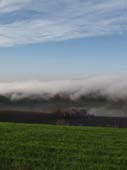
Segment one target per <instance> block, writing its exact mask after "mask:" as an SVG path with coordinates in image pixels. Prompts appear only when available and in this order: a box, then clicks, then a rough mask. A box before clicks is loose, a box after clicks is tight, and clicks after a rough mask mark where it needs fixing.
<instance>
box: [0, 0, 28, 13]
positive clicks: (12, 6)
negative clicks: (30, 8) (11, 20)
mask: <svg viewBox="0 0 127 170" xmlns="http://www.w3.org/2000/svg"><path fill="white" fill-rule="evenodd" d="M29 1H30V0H0V13H8V12H13V11H17V10H20V9H22V8H23V7H25V5H26V4H27V3H28V2H29Z"/></svg>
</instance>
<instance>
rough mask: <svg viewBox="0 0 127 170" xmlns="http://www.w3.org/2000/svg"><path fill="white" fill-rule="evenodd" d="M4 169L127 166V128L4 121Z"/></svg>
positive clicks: (0, 165) (0, 161) (109, 169)
mask: <svg viewBox="0 0 127 170" xmlns="http://www.w3.org/2000/svg"><path fill="white" fill-rule="evenodd" d="M0 170H127V129H117V128H114V129H113V128H97V127H74V126H70V127H69V126H54V125H36V124H16V123H0Z"/></svg>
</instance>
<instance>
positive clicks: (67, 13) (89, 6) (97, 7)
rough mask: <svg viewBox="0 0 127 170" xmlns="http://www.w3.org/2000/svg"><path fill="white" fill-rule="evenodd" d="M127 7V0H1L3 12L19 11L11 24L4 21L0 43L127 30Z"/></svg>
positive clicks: (53, 39) (85, 35)
mask: <svg viewBox="0 0 127 170" xmlns="http://www.w3.org/2000/svg"><path fill="white" fill-rule="evenodd" d="M126 10H127V3H126V1H124V0H107V1H104V0H92V1H88V0H85V1H80V0H73V1H72V0H64V1H61V0H58V1H57V0H54V1H48V0H38V1H33V0H22V1H21V0H13V2H12V1H11V2H10V1H9V0H5V1H0V15H2V16H4V14H8V16H9V15H10V14H11V13H12V12H14V11H15V12H17V14H18V15H17V17H15V20H13V22H11V23H9V24H3V23H2V21H1V22H0V46H13V45H18V44H31V43H41V42H50V41H63V40H68V39H75V38H84V37H93V36H104V35H111V34H126V33H127V12H126ZM20 12H21V14H22V19H21V18H18V16H19V14H20ZM23 13H24V14H26V15H29V17H26V16H24V19H23ZM36 13H37V16H36V19H35V17H34V14H36ZM31 14H33V15H31ZM26 18H29V19H26ZM5 23H6V22H5Z"/></svg>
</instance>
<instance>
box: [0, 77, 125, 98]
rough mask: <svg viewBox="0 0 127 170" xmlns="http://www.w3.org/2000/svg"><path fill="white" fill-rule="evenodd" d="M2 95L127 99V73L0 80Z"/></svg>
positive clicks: (0, 93) (14, 96)
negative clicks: (40, 79)
mask: <svg viewBox="0 0 127 170" xmlns="http://www.w3.org/2000/svg"><path fill="white" fill-rule="evenodd" d="M0 95H1V96H5V97H8V98H10V99H11V100H20V99H23V98H27V97H28V98H43V99H45V100H48V99H50V98H52V97H54V96H55V95H59V96H60V97H64V98H65V97H67V98H69V99H71V100H76V99H79V98H80V97H82V96H89V95H91V96H92V97H94V98H96V97H104V98H106V99H108V100H113V101H117V100H126V99H127V75H125V74H119V75H97V76H90V77H86V78H82V79H75V80H58V81H24V82H23V81H22V82H0Z"/></svg>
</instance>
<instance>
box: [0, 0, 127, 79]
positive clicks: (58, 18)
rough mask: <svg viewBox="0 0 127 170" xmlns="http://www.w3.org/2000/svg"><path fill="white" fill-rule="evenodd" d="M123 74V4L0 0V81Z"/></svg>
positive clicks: (126, 26)
mask: <svg viewBox="0 0 127 170" xmlns="http://www.w3.org/2000/svg"><path fill="white" fill-rule="evenodd" d="M110 73H111V74H112V73H113V74H119V73H127V0H106V1H105V0H91V1H89V0H53V1H49V0H36V1H35V0H1V1H0V81H20V80H63V79H78V78H82V77H85V76H89V75H96V74H110Z"/></svg>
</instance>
